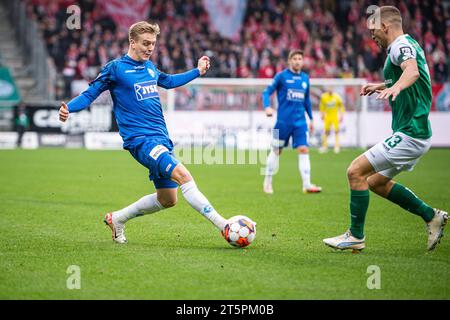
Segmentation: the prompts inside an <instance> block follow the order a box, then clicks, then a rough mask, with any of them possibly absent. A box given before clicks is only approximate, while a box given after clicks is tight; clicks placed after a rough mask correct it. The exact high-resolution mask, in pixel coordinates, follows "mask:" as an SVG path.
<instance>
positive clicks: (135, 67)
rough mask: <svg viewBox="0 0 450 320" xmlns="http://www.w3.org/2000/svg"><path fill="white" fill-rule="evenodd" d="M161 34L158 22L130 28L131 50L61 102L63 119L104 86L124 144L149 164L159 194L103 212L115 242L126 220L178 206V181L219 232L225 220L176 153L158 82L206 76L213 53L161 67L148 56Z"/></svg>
mask: <svg viewBox="0 0 450 320" xmlns="http://www.w3.org/2000/svg"><path fill="white" fill-rule="evenodd" d="M159 33H160V28H159V26H158V25H157V24H155V23H149V22H146V21H141V22H138V23H135V24H133V25H132V26H131V27H130V29H129V42H130V45H129V50H128V53H127V54H126V55H124V56H122V57H121V58H118V59H115V60H113V61H110V62H109V63H108V64H106V65H105V67H104V68H103V69H102V70H101V72H100V74H99V75H98V76H97V78H96V79H95V80H93V81H92V82H91V83H90V84H89V88H88V89H86V90H85V91H84V92H83V93H81V94H80V95H79V96H78V97H76V98H74V99H72V100H71V101H70V102H69V103H67V105H66V104H65V103H64V102H62V104H61V107H60V109H59V118H60V120H61V121H63V122H64V121H66V120H67V119H68V117H69V114H70V113H72V112H77V111H80V110H83V109H85V108H87V107H88V106H89V105H90V104H91V103H92V102H93V101H94V100H95V99H96V98H97V97H98V96H99V95H100V94H101V93H102V92H103V91H105V90H109V91H110V93H111V97H112V100H113V111H114V114H115V117H116V120H117V125H118V127H119V133H120V135H121V137H122V139H123V142H124V144H123V148H124V149H126V150H128V151H129V152H130V153H131V155H132V156H133V157H134V158H135V159H136V160H137V161H138V162H139V163H140V164H142V165H143V166H145V167H146V168H148V169H149V178H150V180H152V181H153V183H154V185H155V188H156V193H153V194H149V195H146V196H144V197H142V198H141V199H139V200H137V201H136V202H134V203H132V204H130V205H129V206H127V207H125V208H123V209H121V210H118V211H114V212H110V213H108V214H106V216H105V217H104V221H105V223H106V224H107V225H108V226H109V227H110V228H111V230H112V238H113V240H114V241H115V242H117V243H126V242H127V239H126V237H125V223H126V222H127V221H128V220H130V219H132V218H135V217H138V216H142V215H144V214H150V213H154V212H157V211H160V210H164V209H166V208H169V207H172V206H174V205H175V204H176V203H177V190H178V186H180V188H181V191H182V194H183V196H184V198H185V199H186V200H187V202H188V203H189V204H190V205H191V206H192V207H193V208H194V209H195V210H197V211H198V212H199V213H201V214H202V215H203V216H204V217H206V218H207V219H208V220H209V221H211V222H212V223H213V224H214V225H215V226H216V227H217V228H218V229H219V230H220V231H222V230H223V228H224V226H225V224H226V221H227V220H226V219H224V218H223V217H222V216H221V215H220V214H219V213H218V212H217V211H216V210H215V209H214V208H213V207H212V206H211V204H210V202H209V201H208V199H207V198H206V197H205V196H204V195H203V194H202V193H201V192H200V191H199V189H198V188H197V185H196V183H195V181H194V179H193V178H192V176H191V174H190V173H189V171H188V170H187V169H186V167H185V166H184V165H183V164H182V163H180V162H179V161H178V160H177V159H176V158H175V157H174V155H173V153H172V150H173V143H172V141H171V140H170V138H169V133H168V131H167V127H166V123H165V120H164V116H163V112H162V107H161V101H160V98H159V93H158V87H162V88H165V89H172V88H176V87H179V86H182V85H184V84H186V83H188V82H190V81H192V80H194V79H195V78H197V77H199V76H202V75H204V74H205V73H206V72H207V70H208V69H209V66H210V61H209V58H208V57H206V56H203V57H201V58H200V59H199V60H198V66H197V68H195V69H192V70H190V71H187V72H185V73H180V74H175V75H169V74H165V73H163V72H161V71H159V70H158V69H157V68H156V67H155V65H154V64H153V63H152V62H151V61H150V60H149V59H150V56H151V54H152V52H153V50H154V49H155V45H156V41H157V36H158V35H159Z"/></svg>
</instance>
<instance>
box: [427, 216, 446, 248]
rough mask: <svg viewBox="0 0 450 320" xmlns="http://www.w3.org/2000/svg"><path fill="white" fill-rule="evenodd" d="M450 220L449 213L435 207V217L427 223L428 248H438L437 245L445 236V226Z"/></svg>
mask: <svg viewBox="0 0 450 320" xmlns="http://www.w3.org/2000/svg"><path fill="white" fill-rule="evenodd" d="M447 221H448V213H447V212H445V211H443V210H439V209H434V217H433V219H432V220H431V221H430V222H428V223H427V226H426V228H427V233H428V246H427V249H428V250H429V251H431V250H433V249H434V248H436V245H437V244H438V243H439V242H440V241H441V238H442V237H443V236H444V227H445V225H446V224H447Z"/></svg>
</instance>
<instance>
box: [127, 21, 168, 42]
mask: <svg viewBox="0 0 450 320" xmlns="http://www.w3.org/2000/svg"><path fill="white" fill-rule="evenodd" d="M144 33H151V34H154V35H159V33H160V29H159V25H158V24H157V23H151V22H147V21H139V22H136V23H135V24H133V25H131V27H130V29H129V30H128V39H129V40H130V41H131V40H134V41H137V39H138V37H139V35H141V34H144Z"/></svg>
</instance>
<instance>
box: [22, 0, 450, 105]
mask: <svg viewBox="0 0 450 320" xmlns="http://www.w3.org/2000/svg"><path fill="white" fill-rule="evenodd" d="M72 2H73V1H70V0H60V1H59V2H58V1H52V2H48V1H45V0H26V3H27V12H28V16H29V18H31V19H37V20H38V21H39V22H40V25H41V28H42V30H45V31H43V35H44V38H45V41H46V43H47V48H48V52H49V54H50V55H51V57H53V59H54V61H55V65H56V67H57V69H58V72H59V79H60V81H59V82H58V86H59V88H58V90H57V91H56V92H57V93H58V95H59V97H57V98H67V97H71V96H72V93H71V89H70V88H71V86H70V84H71V82H72V81H73V80H74V79H85V80H90V79H92V78H94V77H95V76H96V74H97V73H98V71H99V68H100V67H101V65H103V64H105V63H106V62H107V61H109V60H111V59H114V58H116V57H118V56H121V55H122V54H124V53H125V52H126V50H127V46H128V42H127V34H126V33H125V32H121V31H117V29H118V28H116V25H115V23H114V21H113V19H111V18H110V17H108V16H106V15H105V14H104V12H102V11H101V9H100V8H99V6H98V4H97V3H96V2H95V1H92V0H84V1H78V2H77V3H78V4H79V5H80V8H81V13H82V21H83V26H82V28H81V30H79V31H76V30H73V31H71V32H69V31H68V30H67V28H62V27H61V26H62V24H63V23H64V22H65V20H64V19H66V17H67V14H66V8H67V6H68V5H70V4H71V3H72ZM370 4H371V3H370V1H368V0H363V1H315V2H312V3H310V2H307V1H295V0H293V1H288V0H285V1H273V0H265V1H263V0H252V1H248V5H247V11H246V15H245V19H244V22H243V25H242V28H241V37H240V40H239V41H237V42H236V41H231V40H229V39H225V38H223V37H221V36H220V35H219V34H218V33H216V32H214V31H212V30H211V28H209V26H208V14H207V12H206V11H205V10H204V8H203V6H202V1H194V0H189V1H179V0H154V1H152V7H151V10H150V11H151V14H150V17H149V18H150V19H152V20H154V21H156V22H158V23H159V24H160V26H161V36H160V40H159V44H158V46H157V50H156V52H155V53H154V55H153V58H152V59H153V60H154V61H155V62H156V63H157V64H158V66H159V68H160V69H161V70H163V71H165V72H168V73H175V72H180V71H184V70H186V69H187V68H192V67H193V66H195V64H196V59H197V58H198V57H200V56H201V55H203V54H205V52H206V53H208V54H210V55H211V56H212V57H213V59H212V64H213V66H212V69H211V70H210V72H209V73H208V75H207V76H209V77H268V78H270V77H273V75H274V73H275V72H278V71H280V70H282V69H283V68H284V67H285V57H286V55H287V52H288V51H289V50H290V49H292V48H302V49H303V50H304V51H305V54H306V61H305V62H306V66H305V68H306V69H307V70H308V71H309V73H310V75H311V77H316V78H320V77H364V78H367V79H369V80H379V79H381V73H380V71H381V70H380V68H379V66H380V65H382V62H383V59H384V55H385V53H384V52H383V51H382V50H380V49H379V48H378V47H377V46H376V45H375V43H374V42H373V41H372V40H371V39H370V34H369V33H368V32H367V29H366V16H367V15H366V13H365V10H366V8H367V7H368V6H369V5H370ZM393 4H396V5H397V6H398V7H399V8H400V10H401V11H402V14H403V16H404V17H406V18H405V25H406V26H407V29H406V30H407V32H408V33H410V34H411V35H412V36H413V37H414V38H415V39H417V40H418V41H419V42H420V43H421V44H423V47H424V49H425V50H426V54H427V56H428V59H429V61H428V64H429V66H430V72H431V75H432V78H433V80H434V82H435V83H443V82H446V81H448V79H449V58H448V56H449V54H448V52H449V49H450V32H447V31H448V30H449V28H450V25H448V24H447V26H446V23H445V21H449V16H450V14H449V7H448V6H447V7H444V5H443V2H442V1H418V0H413V1H393ZM425 21H428V22H427V23H425Z"/></svg>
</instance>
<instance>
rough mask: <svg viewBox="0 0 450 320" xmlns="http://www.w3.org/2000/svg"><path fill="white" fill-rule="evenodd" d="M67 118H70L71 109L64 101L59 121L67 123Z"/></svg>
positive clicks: (60, 109)
mask: <svg viewBox="0 0 450 320" xmlns="http://www.w3.org/2000/svg"><path fill="white" fill-rule="evenodd" d="M67 118H69V108H67V105H66V104H65V103H64V101H63V102H61V107H60V108H59V121H62V122H66V120H67Z"/></svg>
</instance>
